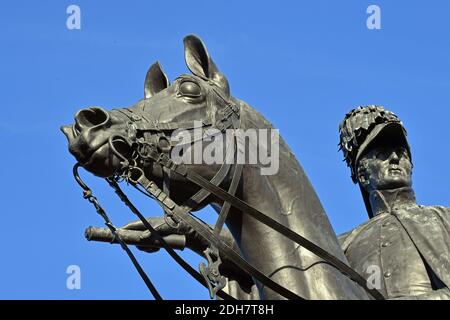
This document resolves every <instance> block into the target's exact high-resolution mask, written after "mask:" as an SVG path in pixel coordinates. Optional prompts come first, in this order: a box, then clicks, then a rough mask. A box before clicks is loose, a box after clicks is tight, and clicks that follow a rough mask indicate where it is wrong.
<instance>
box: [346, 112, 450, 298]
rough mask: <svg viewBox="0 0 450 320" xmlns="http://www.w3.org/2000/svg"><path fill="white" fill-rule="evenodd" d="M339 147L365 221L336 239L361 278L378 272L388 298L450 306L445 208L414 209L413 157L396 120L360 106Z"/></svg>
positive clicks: (449, 223) (449, 225)
mask: <svg viewBox="0 0 450 320" xmlns="http://www.w3.org/2000/svg"><path fill="white" fill-rule="evenodd" d="M340 136H341V139H340V146H341V149H342V151H343V153H344V157H345V160H346V161H347V164H348V166H349V167H350V169H351V173H352V179H353V182H354V183H358V185H359V187H360V189H361V193H362V196H363V199H364V202H365V204H366V207H367V211H368V214H369V217H370V220H369V221H367V222H366V223H364V224H362V225H360V226H358V227H357V228H355V229H354V230H352V231H351V232H348V233H346V234H344V235H342V236H341V237H340V241H341V242H342V248H343V250H344V252H345V254H346V256H347V258H348V260H349V262H350V265H351V266H352V267H353V268H355V270H356V271H357V272H359V273H360V274H361V275H366V276H368V275H370V274H371V272H367V269H368V268H372V270H375V269H373V267H376V268H378V270H380V274H379V276H380V279H379V281H378V284H379V286H380V288H379V289H380V290H381V291H382V292H383V293H384V295H385V296H386V297H387V298H389V299H395V298H398V299H450V290H449V288H450V237H449V231H450V208H445V207H441V206H421V205H417V204H416V199H415V197H414V191H413V189H412V168H413V165H412V157H411V150H410V147H409V145H408V142H407V139H406V130H405V129H404V128H403V125H402V123H401V121H400V120H399V118H398V117H397V116H396V115H395V114H394V113H392V112H390V111H388V110H386V109H384V108H383V107H379V106H366V107H359V108H356V109H354V110H352V111H351V112H349V113H348V114H347V115H346V116H345V119H344V121H343V122H342V124H341V125H340Z"/></svg>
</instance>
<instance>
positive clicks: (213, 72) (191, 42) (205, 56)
mask: <svg viewBox="0 0 450 320" xmlns="http://www.w3.org/2000/svg"><path fill="white" fill-rule="evenodd" d="M183 42H184V58H185V60H186V64H187V66H188V68H189V70H191V72H192V73H193V74H195V75H196V76H199V77H201V78H207V79H210V80H212V81H214V82H215V83H216V84H217V85H218V86H219V87H221V88H222V89H223V90H224V92H225V93H226V94H227V95H228V96H229V95H230V86H229V84H228V80H227V78H225V76H224V75H223V74H222V73H221V72H220V71H219V69H218V68H217V67H216V64H215V63H214V61H213V60H212V59H211V57H210V56H209V53H208V50H207V49H206V46H205V44H204V43H203V41H202V40H201V39H200V38H199V37H197V36H195V35H188V36H186V37H185V38H184V40H183Z"/></svg>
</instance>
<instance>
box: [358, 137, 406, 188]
mask: <svg viewBox="0 0 450 320" xmlns="http://www.w3.org/2000/svg"><path fill="white" fill-rule="evenodd" d="M363 162H365V166H366V168H365V170H361V172H360V174H359V177H358V178H359V181H360V183H362V185H363V186H364V188H365V189H366V190H367V191H373V190H385V189H396V188H402V187H411V186H412V178H411V174H412V164H411V160H410V158H409V155H408V152H407V150H406V149H405V148H404V147H398V146H382V147H381V146H380V147H375V148H373V149H372V150H370V151H369V152H367V153H366V154H365V155H363V156H362V157H361V159H360V160H359V164H360V165H361V164H362V163H363Z"/></svg>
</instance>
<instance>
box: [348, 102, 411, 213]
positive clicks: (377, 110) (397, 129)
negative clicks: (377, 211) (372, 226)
mask: <svg viewBox="0 0 450 320" xmlns="http://www.w3.org/2000/svg"><path fill="white" fill-rule="evenodd" d="M339 134H340V143H339V149H340V150H342V152H343V154H344V160H345V161H346V162H347V165H348V166H349V167H350V170H351V176H352V180H353V182H354V183H357V182H358V177H357V166H358V161H359V159H360V158H361V156H362V155H363V154H364V153H365V152H367V151H369V150H370V148H371V147H373V146H374V145H383V144H390V145H392V144H394V145H399V146H403V147H405V149H406V150H407V152H408V155H409V158H410V159H412V158H411V150H410V147H409V144H408V141H407V138H406V137H407V133H406V130H405V128H404V127H403V123H402V122H401V121H400V119H399V118H398V117H397V115H395V114H394V113H393V112H391V111H389V110H386V109H385V108H383V107H381V106H376V105H370V106H361V107H357V108H355V109H353V110H352V111H350V112H349V113H347V114H346V115H345V118H344V120H343V121H342V123H341V124H340V125H339ZM360 187H361V186H360ZM361 192H362V194H363V198H364V201H365V203H366V207H367V209H368V211H369V216H371V217H372V214H371V210H370V206H369V203H368V195H367V194H366V192H365V190H363V189H362V187H361Z"/></svg>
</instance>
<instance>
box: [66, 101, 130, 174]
mask: <svg viewBox="0 0 450 320" xmlns="http://www.w3.org/2000/svg"><path fill="white" fill-rule="evenodd" d="M112 125H113V121H112V119H111V115H110V113H109V112H108V111H106V110H105V109H103V108H99V107H93V108H88V109H82V110H80V111H78V112H77V114H76V115H75V123H74V124H73V125H68V126H62V127H61V131H62V132H63V133H64V135H65V136H66V137H67V140H68V142H69V151H70V153H72V155H73V156H74V157H75V158H76V159H77V161H78V162H79V163H80V164H81V165H82V166H83V167H84V168H85V169H87V170H89V171H90V172H92V173H94V174H95V175H97V176H100V177H109V176H111V175H113V174H114V173H115V172H116V171H117V170H118V169H119V168H120V166H121V164H120V161H121V160H120V159H119V158H118V157H117V156H115V155H114V153H113V152H112V151H111V148H110V145H109V139H110V137H111V136H114V135H117V134H119V133H120V134H122V132H119V131H117V132H115V131H114V128H113V127H112ZM120 127H121V126H119V128H120Z"/></svg>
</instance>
